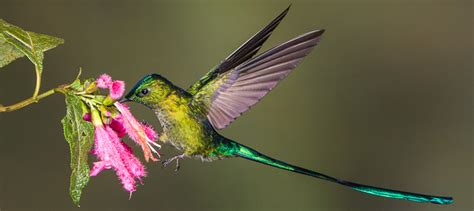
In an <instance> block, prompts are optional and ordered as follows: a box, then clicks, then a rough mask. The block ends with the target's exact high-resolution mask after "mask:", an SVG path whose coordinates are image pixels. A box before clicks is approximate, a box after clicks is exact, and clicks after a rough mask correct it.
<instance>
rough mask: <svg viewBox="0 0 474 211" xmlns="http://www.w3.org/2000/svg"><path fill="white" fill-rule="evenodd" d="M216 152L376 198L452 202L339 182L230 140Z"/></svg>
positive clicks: (433, 197)
mask: <svg viewBox="0 0 474 211" xmlns="http://www.w3.org/2000/svg"><path fill="white" fill-rule="evenodd" d="M217 151H218V153H219V154H221V155H224V156H238V157H242V158H245V159H248V160H252V161H256V162H259V163H263V164H265V165H269V166H273V167H276V168H280V169H284V170H287V171H291V172H295V173H299V174H304V175H308V176H311V177H316V178H318V179H323V180H327V181H330V182H334V183H337V184H340V185H344V186H347V187H350V188H352V189H353V190H356V191H360V192H364V193H368V194H372V195H376V196H381V197H386V198H394V199H404V200H409V201H414V202H430V203H434V204H451V203H452V202H453V198H452V197H443V196H430V195H424V194H418V193H409V192H404V191H398V190H391V189H386V188H379V187H373V186H368V185H362V184H357V183H354V182H349V181H345V180H340V179H337V178H334V177H331V176H328V175H324V174H321V173H318V172H315V171H311V170H308V169H305V168H301V167H298V166H294V165H291V164H288V163H285V162H283V161H279V160H276V159H273V158H271V157H268V156H266V155H264V154H262V153H260V152H258V151H256V150H254V149H252V148H250V147H247V146H244V145H242V144H239V143H237V142H235V141H231V140H226V141H225V142H222V143H221V145H220V146H219V147H218V149H217Z"/></svg>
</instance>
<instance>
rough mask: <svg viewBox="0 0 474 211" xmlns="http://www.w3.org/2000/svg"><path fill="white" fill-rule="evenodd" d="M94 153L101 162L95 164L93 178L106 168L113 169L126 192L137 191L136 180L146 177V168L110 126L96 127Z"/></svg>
mask: <svg viewBox="0 0 474 211" xmlns="http://www.w3.org/2000/svg"><path fill="white" fill-rule="evenodd" d="M94 151H95V153H96V155H97V157H98V158H99V160H100V161H99V162H95V163H94V167H93V168H92V170H91V176H95V175H97V174H98V173H99V172H100V171H102V170H104V169H106V168H113V169H114V170H115V173H116V174H117V176H118V177H119V179H120V181H121V182H122V185H123V188H124V189H125V190H127V191H129V192H133V191H135V190H136V189H135V186H136V179H138V180H140V181H141V178H142V177H144V176H145V175H146V173H145V167H144V166H143V165H142V164H141V163H140V161H139V160H138V159H137V158H136V157H135V156H134V155H133V154H132V152H131V150H130V149H128V146H127V145H125V144H124V143H123V142H122V141H121V140H120V138H119V137H118V136H117V133H116V132H115V131H114V130H113V129H112V128H111V127H109V126H108V125H96V126H95V149H94Z"/></svg>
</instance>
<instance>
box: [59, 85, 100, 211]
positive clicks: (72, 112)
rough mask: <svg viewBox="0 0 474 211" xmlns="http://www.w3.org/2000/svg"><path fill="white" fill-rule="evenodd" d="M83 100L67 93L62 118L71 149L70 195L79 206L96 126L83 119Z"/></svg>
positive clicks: (85, 181)
mask: <svg viewBox="0 0 474 211" xmlns="http://www.w3.org/2000/svg"><path fill="white" fill-rule="evenodd" d="M83 104H84V103H83V102H82V101H81V100H80V99H79V98H78V97H77V96H76V95H73V94H70V93H66V105H67V112H66V116H65V117H64V118H63V119H62V121H61V122H62V124H63V129H64V137H65V138H66V141H67V142H68V143H69V149H70V151H71V170H72V172H71V181H70V187H69V195H70V196H71V199H72V201H73V202H74V203H75V204H76V205H77V206H79V201H80V199H81V193H82V189H84V188H85V187H86V185H87V183H88V182H89V165H88V163H87V158H88V153H89V152H90V150H91V147H92V144H93V142H94V127H93V126H92V124H91V123H90V122H86V121H84V120H83V119H82V116H83V115H82V107H83Z"/></svg>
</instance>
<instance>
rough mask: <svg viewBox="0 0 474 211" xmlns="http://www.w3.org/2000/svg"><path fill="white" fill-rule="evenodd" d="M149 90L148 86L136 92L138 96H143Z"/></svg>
mask: <svg viewBox="0 0 474 211" xmlns="http://www.w3.org/2000/svg"><path fill="white" fill-rule="evenodd" d="M149 92H150V90H149V89H148V88H145V89H142V90H140V93H138V97H143V96H145V95H147V94H148V93H149Z"/></svg>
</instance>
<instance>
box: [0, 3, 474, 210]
mask: <svg viewBox="0 0 474 211" xmlns="http://www.w3.org/2000/svg"><path fill="white" fill-rule="evenodd" d="M290 3H292V4H293V6H292V8H291V10H290V13H289V14H288V16H287V17H286V19H285V20H284V21H283V22H282V24H281V25H280V27H279V28H278V29H277V30H276V31H275V33H274V34H273V36H272V37H271V38H270V39H269V41H268V42H267V44H266V45H264V48H265V49H268V48H270V47H272V46H274V45H277V44H279V43H281V42H284V41H286V40H288V39H291V38H293V37H295V36H297V35H300V34H302V33H305V32H307V31H310V30H313V29H319V28H324V29H326V30H327V32H326V33H325V35H324V38H323V40H322V42H321V44H320V45H319V46H318V47H316V49H315V50H314V51H313V52H312V53H311V54H310V55H309V56H308V57H307V58H306V59H305V60H304V62H303V63H302V64H301V65H300V66H299V67H298V68H297V70H296V71H294V72H293V73H292V74H291V75H290V76H289V77H288V78H287V79H286V80H284V81H283V82H282V83H280V85H279V86H278V87H277V88H276V89H275V90H274V91H273V92H272V93H270V94H269V95H268V96H267V97H265V98H264V100H262V101H261V102H260V103H259V104H258V105H257V106H255V107H254V108H253V109H252V110H250V111H249V112H247V113H245V115H243V116H242V117H240V118H239V119H238V120H237V121H236V122H234V123H233V124H232V125H231V126H230V127H229V128H228V129H226V130H224V131H222V133H223V134H224V135H226V136H228V137H230V138H232V139H234V140H238V141H240V142H241V143H243V144H245V145H249V146H251V147H254V148H256V149H258V150H260V151H261V152H263V153H266V154H268V155H270V156H273V157H276V158H280V159H282V160H284V161H288V162H290V163H294V164H297V165H301V166H303V167H308V168H311V169H314V170H317V171H321V172H324V173H327V174H330V175H334V176H336V177H340V178H344V179H348V180H352V181H356V182H361V183H365V184H371V185H377V186H383V187H390V188H395V189H401V190H407V191H414V192H421V193H427V194H436V195H451V196H453V197H454V198H455V203H454V204H453V205H450V206H437V205H432V204H418V203H411V202H407V201H401V200H390V199H384V198H378V197H372V196H369V195H365V194H361V193H358V192H355V191H351V190H349V189H347V188H343V187H341V186H337V185H334V184H331V183H327V182H323V181H320V180H316V179H313V178H310V177H305V176H301V175H296V174H292V173H289V172H284V171H281V170H277V169H274V168H270V167H266V166H262V165H260V164H257V163H252V162H248V161H245V160H241V159H229V160H223V161H216V162H213V163H201V161H198V160H185V161H184V162H182V168H181V171H180V172H179V173H178V174H175V173H174V172H173V169H172V168H168V169H161V168H160V164H159V163H148V164H147V168H148V171H149V176H148V177H147V178H146V179H145V180H144V184H145V185H144V186H139V187H138V191H136V192H135V193H134V194H133V197H132V199H131V200H128V193H126V192H125V191H124V190H123V189H122V187H121V186H120V184H119V181H118V179H117V178H116V176H115V174H114V173H113V172H112V171H106V172H103V173H101V174H100V175H99V176H97V177H94V178H92V179H91V181H90V183H89V186H88V187H87V188H86V189H85V191H84V194H83V198H82V203H81V208H80V209H81V210H117V211H119V210H219V211H223V210H330V211H332V210H334V211H336V210H364V211H366V210H394V211H398V210H432V211H438V210H460V211H467V210H472V209H473V208H474V205H473V200H474V196H473V189H474V185H473V180H474V179H473V178H474V175H473V155H472V154H473V145H472V142H473V137H474V134H473V127H474V124H473V123H474V122H473V20H474V19H473V7H472V6H473V5H472V1H471V0H459V1H456V0H452V1H445V0H439V1H437V0H433V1H428V0H426V1H425V0H417V1H413V0H410V1H409V0H406V1H405V0H403V1H402V0H399V1H395V0H393V1H377V0H370V1H369V0H364V1H357V3H356V2H355V1H351V0H335V1H330V0H325V1H297V0H293V1H259V2H258V3H256V2H254V1H201V2H199V3H198V2H197V1H117V0H116V1H112V0H110V1H52V0H43V1H35V0H31V1H26V0H1V1H0V18H3V19H5V20H6V21H9V22H11V23H13V24H16V25H18V26H21V27H23V28H25V29H27V30H30V31H34V32H41V33H45V34H50V35H54V36H58V37H61V38H64V39H65V40H66V43H65V44H64V45H62V46H60V47H58V48H57V49H54V50H51V51H49V52H47V53H46V58H45V71H44V77H43V80H44V84H43V90H46V89H49V88H52V87H55V86H57V85H59V84H63V83H67V82H70V81H71V80H73V78H74V77H75V76H76V74H77V72H78V69H79V67H82V68H83V70H84V72H83V76H85V77H96V76H97V75H99V74H101V73H104V72H106V73H109V74H111V75H112V76H113V77H114V78H116V79H122V80H125V82H126V83H128V85H129V87H130V86H131V85H132V84H134V82H135V81H137V80H138V79H140V78H141V77H142V76H143V75H145V74H148V73H152V72H157V73H160V74H162V75H163V76H165V77H167V78H169V79H170V80H171V81H173V82H175V83H176V84H177V85H179V86H183V87H187V86H189V85H190V84H192V83H193V82H194V81H195V80H197V79H198V78H199V77H200V76H202V75H204V74H205V73H206V72H207V70H208V69H210V68H211V67H212V66H214V65H215V64H217V63H218V62H219V61H220V60H221V59H223V58H225V57H226V56H227V55H228V54H229V53H230V52H232V51H233V50H234V49H235V48H236V47H238V46H239V45H240V44H241V43H242V42H244V41H245V40H247V39H248V38H249V37H250V36H251V35H253V34H254V33H255V32H257V31H258V30H259V29H260V28H261V27H263V26H265V25H266V24H267V23H268V22H269V21H270V20H271V19H273V18H274V17H275V16H276V15H277V14H279V13H280V12H281V11H282V10H283V9H285V8H286V7H287V6H288V4H290ZM34 80H35V79H34V72H33V68H32V65H31V64H30V63H29V61H28V60H27V59H20V60H18V61H15V62H13V63H12V64H10V65H8V66H7V67H5V68H3V69H1V70H0V103H2V104H11V103H14V102H16V101H19V100H22V99H24V98H26V97H29V96H30V95H31V93H32V91H33V87H34ZM63 101H64V98H63V97H62V96H61V95H56V96H52V97H49V98H46V99H45V100H43V101H41V102H40V103H39V104H36V105H32V106H29V107H27V108H24V109H22V110H19V111H16V112H13V113H1V114H0V169H1V170H0V210H1V211H14V210H61V211H63V210H79V209H78V208H75V207H74V206H73V204H72V202H71V200H70V199H69V196H68V185H69V174H70V172H69V152H68V150H69V148H68V145H67V144H66V142H65V141H64V138H63V136H62V128H61V124H60V119H61V118H62V117H63V116H64V113H65V108H64V103H63ZM132 109H133V112H134V113H136V115H137V116H139V117H140V119H143V120H146V121H148V122H150V123H152V124H153V125H155V126H156V127H157V128H159V124H158V121H157V120H156V118H155V117H154V115H153V113H152V112H151V111H149V110H147V109H145V108H144V107H141V106H138V105H132ZM128 143H131V142H129V141H128ZM162 154H164V157H169V156H172V155H175V154H176V152H175V151H174V150H173V149H171V147H169V146H166V147H164V149H163V150H162ZM140 157H141V156H140ZM91 158H92V157H91ZM92 160H94V158H92Z"/></svg>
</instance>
